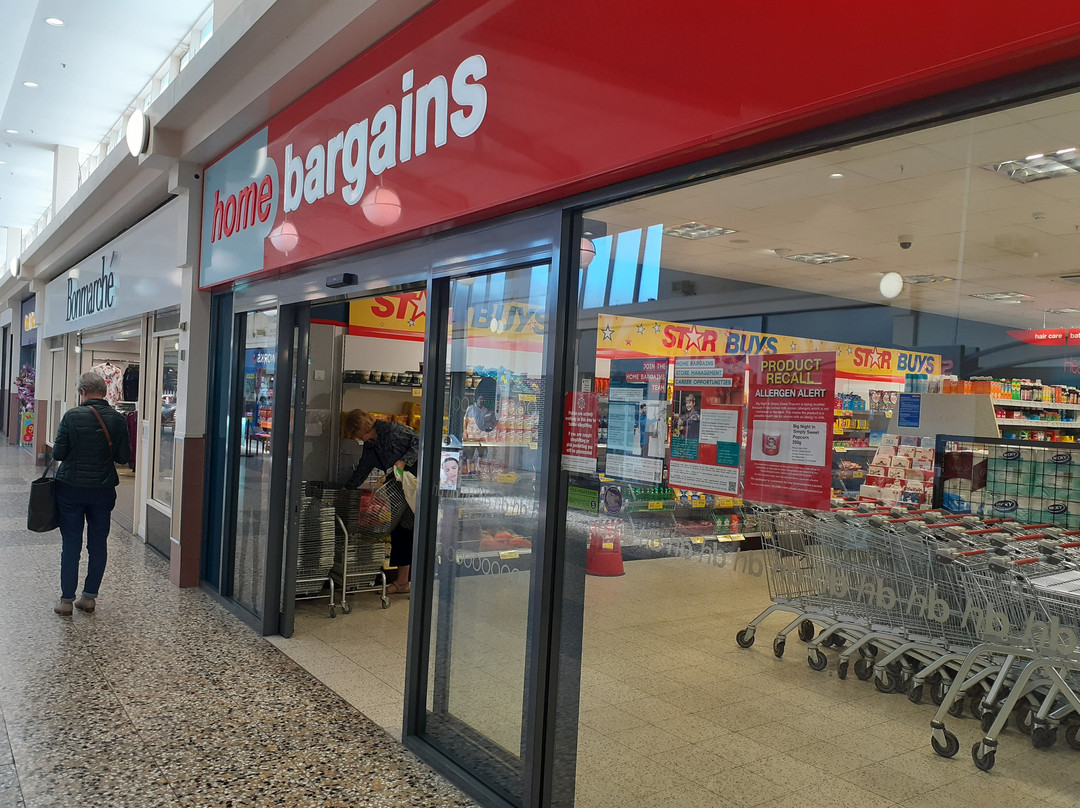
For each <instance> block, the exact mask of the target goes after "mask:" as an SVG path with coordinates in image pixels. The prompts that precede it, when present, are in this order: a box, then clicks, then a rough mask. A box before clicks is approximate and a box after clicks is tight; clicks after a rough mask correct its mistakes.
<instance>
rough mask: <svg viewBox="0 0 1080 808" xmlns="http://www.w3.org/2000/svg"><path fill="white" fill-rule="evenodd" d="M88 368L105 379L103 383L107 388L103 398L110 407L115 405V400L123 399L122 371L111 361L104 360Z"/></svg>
mask: <svg viewBox="0 0 1080 808" xmlns="http://www.w3.org/2000/svg"><path fill="white" fill-rule="evenodd" d="M90 370H91V371H92V372H94V373H99V374H101V376H102V377H103V378H104V379H105V384H106V385H107V387H108V389H107V391H106V393H105V400H106V401H108V402H109V406H110V407H115V406H116V402H117V401H123V400H124V399H123V397H122V396H123V376H124V372H123V371H122V370H120V368H118V367H117V366H116V365H114V364H113V363H112V362H109V361H108V360H106V361H105V362H101V363H100V364H97V365H94V366H93V367H92V368H90Z"/></svg>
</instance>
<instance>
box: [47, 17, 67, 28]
mask: <svg viewBox="0 0 1080 808" xmlns="http://www.w3.org/2000/svg"><path fill="white" fill-rule="evenodd" d="M45 22H46V23H48V24H49V25H53V26H56V27H57V28H59V27H60V26H61V25H63V24H64V21H63V20H62V19H60V18H59V17H46V18H45Z"/></svg>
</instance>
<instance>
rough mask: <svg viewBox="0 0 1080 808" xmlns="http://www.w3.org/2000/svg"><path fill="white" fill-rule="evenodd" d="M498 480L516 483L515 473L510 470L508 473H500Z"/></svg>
mask: <svg viewBox="0 0 1080 808" xmlns="http://www.w3.org/2000/svg"><path fill="white" fill-rule="evenodd" d="M499 482H500V483H516V482H517V475H516V474H514V473H513V472H510V473H509V474H500V475H499Z"/></svg>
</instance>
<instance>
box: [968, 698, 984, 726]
mask: <svg viewBox="0 0 1080 808" xmlns="http://www.w3.org/2000/svg"><path fill="white" fill-rule="evenodd" d="M966 701H967V708H968V712H969V713H971V717H972V718H978V719H979V720H980V721H981V720H982V715H983V713H984V712H986V709H985V708H984V707H983V703H982V702H983V697H982V693H974V694H972V695H970V696H968V697H967V699H966Z"/></svg>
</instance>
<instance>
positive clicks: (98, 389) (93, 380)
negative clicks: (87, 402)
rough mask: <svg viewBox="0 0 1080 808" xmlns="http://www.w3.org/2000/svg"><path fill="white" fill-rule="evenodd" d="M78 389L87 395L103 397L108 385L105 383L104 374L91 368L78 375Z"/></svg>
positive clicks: (107, 390)
mask: <svg viewBox="0 0 1080 808" xmlns="http://www.w3.org/2000/svg"><path fill="white" fill-rule="evenodd" d="M78 389H79V390H81V391H83V392H84V393H86V394H88V395H91V396H96V397H99V398H104V397H105V394H106V393H107V392H109V385H108V384H106V383H105V377H104V376H102V375H101V374H100V373H95V372H94V371H92V370H91V371H89V372H87V373H84V374H82V375H81V376H80V377H79V387H78Z"/></svg>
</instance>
